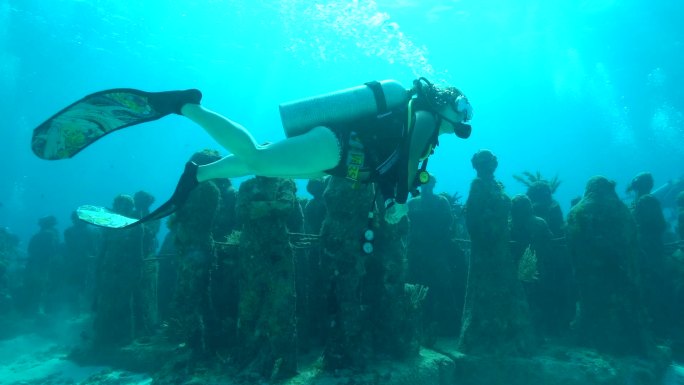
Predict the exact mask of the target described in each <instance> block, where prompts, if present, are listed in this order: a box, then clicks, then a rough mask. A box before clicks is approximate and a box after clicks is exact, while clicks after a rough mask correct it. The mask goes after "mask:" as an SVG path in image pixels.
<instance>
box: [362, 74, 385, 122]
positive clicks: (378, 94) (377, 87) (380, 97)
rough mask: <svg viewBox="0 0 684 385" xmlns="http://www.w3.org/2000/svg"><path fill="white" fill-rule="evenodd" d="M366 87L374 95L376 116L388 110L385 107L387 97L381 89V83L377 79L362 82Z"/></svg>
mask: <svg viewBox="0 0 684 385" xmlns="http://www.w3.org/2000/svg"><path fill="white" fill-rule="evenodd" d="M364 85H366V86H368V88H370V89H371V91H373V96H374V97H375V105H376V106H377V108H378V116H380V115H384V114H386V113H388V112H389V110H388V109H387V99H385V91H383V90H382V84H380V82H379V81H376V80H374V81H372V82H368V83H364Z"/></svg>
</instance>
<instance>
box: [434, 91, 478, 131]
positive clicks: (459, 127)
mask: <svg viewBox="0 0 684 385" xmlns="http://www.w3.org/2000/svg"><path fill="white" fill-rule="evenodd" d="M449 105H450V106H451V108H452V109H453V110H454V112H456V113H457V114H459V115H461V116H463V119H462V120H461V121H460V122H456V121H454V120H451V119H449V118H447V117H446V116H444V115H441V114H440V116H441V118H442V119H444V120H446V121H447V122H449V123H450V124H451V126H452V127H453V128H454V134H456V136H458V137H459V138H461V139H468V138H469V137H470V133H471V132H472V131H473V128H472V127H471V126H470V124H467V122H468V121H470V119H472V118H473V106H472V105H471V104H470V102H469V101H468V98H466V97H465V96H464V95H458V96H457V97H456V99H453V100H452V101H451V102H450V103H449Z"/></svg>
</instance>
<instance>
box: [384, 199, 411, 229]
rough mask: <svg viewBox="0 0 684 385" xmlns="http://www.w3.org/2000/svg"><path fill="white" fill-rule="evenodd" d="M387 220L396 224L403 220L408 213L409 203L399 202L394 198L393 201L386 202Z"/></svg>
mask: <svg viewBox="0 0 684 385" xmlns="http://www.w3.org/2000/svg"><path fill="white" fill-rule="evenodd" d="M385 207H386V209H385V220H386V221H387V223H389V224H391V225H394V224H397V223H399V221H401V218H403V217H404V216H406V214H407V213H408V205H407V204H405V203H397V202H394V200H392V201H391V202H389V203H388V202H385Z"/></svg>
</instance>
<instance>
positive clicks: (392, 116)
mask: <svg viewBox="0 0 684 385" xmlns="http://www.w3.org/2000/svg"><path fill="white" fill-rule="evenodd" d="M417 109H420V110H425V111H429V110H427V109H424V108H414V111H412V113H413V114H415V112H416V111H415V110H417ZM412 120H413V121H415V115H414V118H413V119H412ZM328 127H329V128H330V129H331V130H332V132H333V133H334V134H335V136H336V137H337V140H338V141H339V143H340V146H341V151H340V163H339V164H338V165H337V166H336V167H335V168H332V169H330V170H326V171H325V172H326V173H327V174H329V175H333V176H338V177H344V178H348V179H351V180H354V181H359V182H362V183H377V184H378V186H379V188H380V192H381V193H382V195H383V197H384V199H389V198H395V199H396V201H397V202H398V203H405V202H406V196H405V195H406V194H401V190H402V189H401V187H402V186H408V180H407V178H408V175H407V171H408V148H409V146H408V143H407V140H408V138H409V136H410V134H409V131H410V130H409V127H408V107H407V106H402V107H400V108H397V109H394V110H390V111H388V112H387V113H385V114H382V115H379V116H373V117H369V118H362V119H357V120H354V121H350V122H346V123H341V124H333V125H329V126H328ZM436 134H437V127H435V135H434V140H433V141H432V142H431V143H429V145H428V146H435V145H436V142H437V135H436ZM433 142H434V143H433ZM429 148H430V147H428V148H427V149H426V150H425V151H426V152H427V151H429ZM359 155H361V157H360V158H361V159H360V161H361V164H360V165H358V161H359ZM357 165H358V166H357ZM355 169H356V170H355ZM359 171H360V172H361V173H368V174H369V176H368V178H367V179H365V178H362V177H361V175H359ZM402 184H403V185H402ZM402 195H403V196H402Z"/></svg>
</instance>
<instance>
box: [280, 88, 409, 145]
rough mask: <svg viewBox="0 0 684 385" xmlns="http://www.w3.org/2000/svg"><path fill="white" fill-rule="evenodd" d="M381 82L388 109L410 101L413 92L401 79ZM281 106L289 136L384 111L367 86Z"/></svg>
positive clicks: (283, 120) (281, 118)
mask: <svg viewBox="0 0 684 385" xmlns="http://www.w3.org/2000/svg"><path fill="white" fill-rule="evenodd" d="M379 84H380V88H381V89H382V91H383V94H384V98H385V103H386V104H387V109H389V110H391V109H393V108H396V107H399V106H401V105H402V104H404V103H407V102H408V100H409V98H410V95H409V91H408V90H407V89H406V88H404V86H402V85H401V83H399V82H398V81H396V80H382V81H380V82H379ZM279 108H280V120H281V121H282V122H283V128H284V129H285V135H286V136H287V137H288V138H290V137H293V136H297V135H302V134H304V133H306V132H308V131H309V130H311V129H312V128H314V127H317V126H325V125H328V124H335V123H340V122H345V121H349V120H354V119H357V118H361V117H364V116H369V115H370V116H373V115H377V114H379V113H381V111H380V109H381V107H380V106H378V102H377V100H376V95H375V94H374V93H373V90H372V89H371V88H370V87H369V86H367V85H362V86H357V87H352V88H347V89H344V90H339V91H335V92H330V93H327V94H323V95H318V96H312V97H309V98H305V99H300V100H295V101H292V102H287V103H283V104H281V105H280V106H279Z"/></svg>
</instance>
